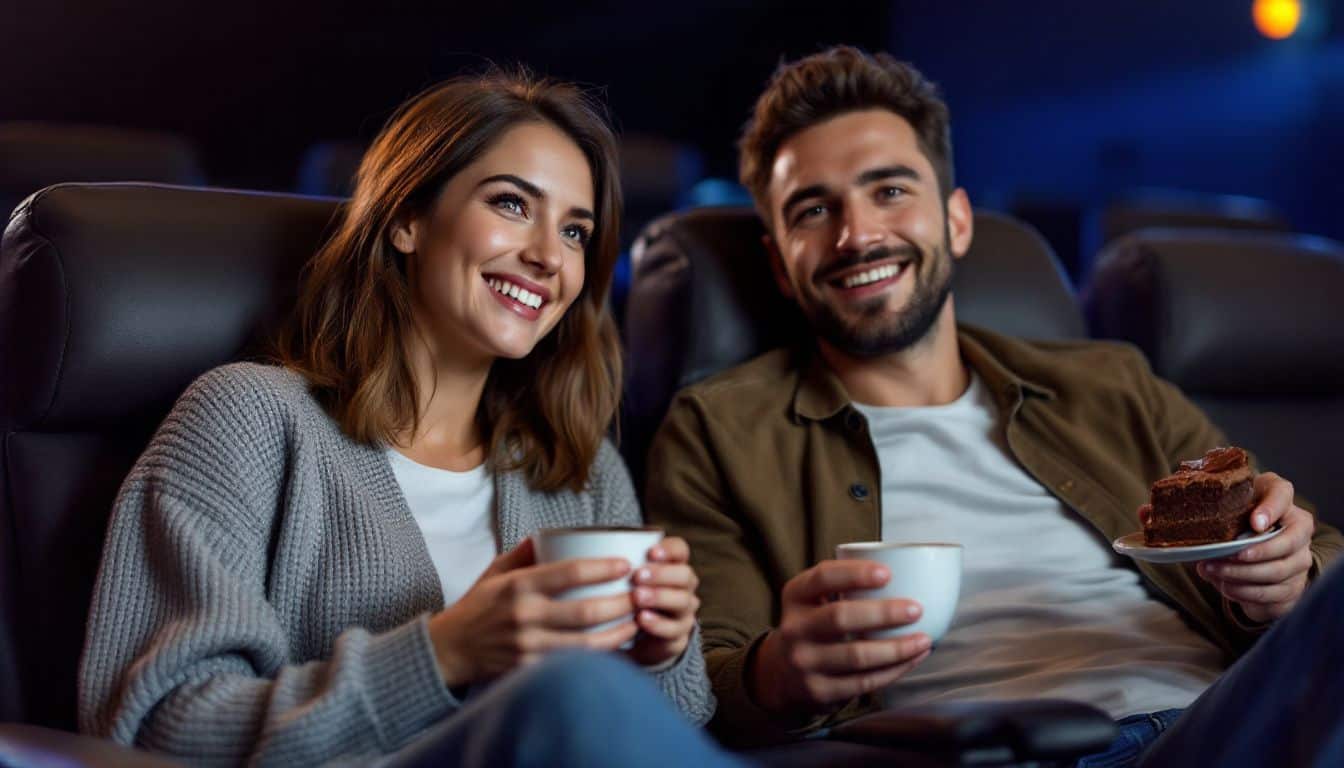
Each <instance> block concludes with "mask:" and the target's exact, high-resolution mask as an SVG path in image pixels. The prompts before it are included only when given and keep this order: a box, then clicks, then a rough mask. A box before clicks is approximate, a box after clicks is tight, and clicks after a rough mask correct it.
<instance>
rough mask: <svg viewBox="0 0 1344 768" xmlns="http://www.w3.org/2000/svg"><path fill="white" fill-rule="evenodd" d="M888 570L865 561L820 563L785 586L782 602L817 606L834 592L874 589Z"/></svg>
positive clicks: (883, 578) (889, 572)
mask: <svg viewBox="0 0 1344 768" xmlns="http://www.w3.org/2000/svg"><path fill="white" fill-rule="evenodd" d="M890 578H891V571H889V570H887V569H886V568H885V567H883V566H881V565H878V564H876V563H872V562H869V561H867V560H823V561H822V562H820V563H818V564H816V565H814V566H812V567H811V568H808V569H807V570H806V571H803V572H802V573H800V574H798V575H797V576H794V577H793V578H792V579H789V581H788V582H787V583H786V584H785V585H784V593H783V597H784V602H786V603H818V602H821V601H823V600H825V599H826V598H828V597H830V596H831V595H833V594H835V593H837V592H849V591H852V590H856V589H876V588H877V587H880V586H882V585H883V584H886V583H887V580H888V579H890Z"/></svg>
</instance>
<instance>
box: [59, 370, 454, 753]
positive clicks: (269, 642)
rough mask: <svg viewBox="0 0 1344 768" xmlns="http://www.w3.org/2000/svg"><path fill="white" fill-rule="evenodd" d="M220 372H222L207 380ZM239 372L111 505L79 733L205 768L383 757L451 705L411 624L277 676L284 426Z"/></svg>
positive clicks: (203, 399)
mask: <svg viewBox="0 0 1344 768" xmlns="http://www.w3.org/2000/svg"><path fill="white" fill-rule="evenodd" d="M220 370H224V369H220ZM255 384H256V382H255V381H249V377H248V376H246V375H239V374H238V373H237V372H236V371H235V372H233V373H232V374H230V373H227V372H226V373H217V372H212V373H210V374H206V376H204V377H202V379H200V380H198V381H197V382H196V383H195V384H194V385H193V386H192V387H191V389H189V390H188V392H187V393H186V394H185V395H183V397H182V399H181V400H180V401H179V402H178V404H177V405H176V406H175V407H174V409H173V412H172V413H171V414H170V415H169V416H168V418H167V419H166V420H165V422H164V423H163V425H162V426H161V427H160V429H159V431H158V433H157V434H156V435H155V437H154V439H153V440H152V441H151V443H150V446H149V448H148V449H147V450H146V452H145V453H144V455H142V456H141V458H140V459H139V461H138V462H137V464H136V466H135V468H134V469H133V470H132V472H131V474H130V475H129V476H128V477H127V480H126V482H125V484H124V485H123V486H122V489H121V492H120V493H119V494H118V497H117V500H116V502H115V505H114V507H113V511H112V515H111V519H110V521H109V525H108V532H107V537H106V540H105V544H104V551H103V560H102V565H101V567H100V568H99V573H98V578H97V582H96V584H95V587H94V595H93V601H92V605H91V608H90V615H89V623H88V630H87V636H86V641H85V649H84V656H83V659H82V660H81V665H80V674H79V720H80V728H81V730H83V731H85V732H87V733H91V734H95V735H99V736H105V737H111V738H113V739H115V740H116V741H119V742H122V743H125V744H138V745H140V746H143V747H147V748H150V749H155V750H160V751H164V752H169V753H173V754H177V755H182V756H189V757H190V758H191V759H192V760H193V762H202V763H206V764H231V765H233V764H238V763H242V762H249V763H253V762H254V763H261V764H270V763H283V764H316V763H320V762H324V761H327V760H330V759H332V758H334V757H355V756H361V755H375V754H379V753H384V752H389V751H392V750H395V749H397V748H398V747H400V746H402V745H404V744H405V743H407V742H408V741H410V739H411V738H412V737H413V736H414V735H415V734H416V733H418V732H419V731H420V730H422V729H423V728H424V727H426V726H427V725H429V724H431V723H433V722H435V721H437V720H439V719H441V718H442V717H444V716H446V715H447V714H449V713H450V712H452V711H453V710H454V709H455V708H456V706H457V701H456V700H455V699H454V698H453V697H452V695H451V694H450V693H449V692H448V689H447V687H446V686H444V685H443V683H442V680H441V678H440V676H439V673H438V669H437V667H436V666H435V663H434V656H433V650H432V646H431V644H430V639H429V632H428V625H427V616H425V615H420V616H418V617H416V618H414V619H412V620H410V621H408V622H406V623H404V624H402V625H400V626H395V627H393V628H391V629H389V630H387V631H384V632H380V633H371V632H368V631H366V630H363V629H359V628H351V629H348V630H346V631H344V632H343V633H341V634H340V635H339V637H337V639H336V640H335V643H334V646H333V650H332V653H331V655H330V657H329V658H327V659H324V660H318V661H312V662H308V663H302V664H295V663H291V656H290V647H291V645H290V641H289V638H288V637H287V636H286V632H285V630H284V628H283V624H282V622H281V621H280V619H279V617H278V616H277V614H276V610H275V608H274V606H272V605H271V603H269V602H268V600H267V577H268V576H267V575H268V573H270V572H272V568H271V567H270V566H271V564H270V562H269V557H270V556H271V555H270V552H271V551H272V549H273V547H272V542H271V536H272V531H273V528H274V526H275V524H276V519H275V518H276V517H277V515H278V510H280V509H282V508H283V503H282V499H281V495H282V493H283V492H284V488H285V485H284V480H283V478H284V474H285V456H284V454H285V450H284V444H285V441H286V439H287V438H286V429H287V427H286V426H285V423H284V420H283V419H281V418H279V412H278V407H277V405H276V403H275V401H274V399H268V398H267V397H265V393H264V392H261V391H259V390H258V389H257V387H256V386H255Z"/></svg>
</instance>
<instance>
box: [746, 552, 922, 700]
mask: <svg viewBox="0 0 1344 768" xmlns="http://www.w3.org/2000/svg"><path fill="white" fill-rule="evenodd" d="M890 578H891V573H890V572H889V571H888V570H887V569H886V568H884V567H882V566H880V565H877V564H875V563H871V562H865V561H861V560H827V561H824V562H822V563H820V564H818V565H816V566H814V567H812V568H809V569H807V570H806V571H803V572H802V573H800V574H798V575H797V576H795V577H793V578H792V579H790V580H789V582H788V583H787V584H785V585H784V593H783V608H782V617H781V620H780V624H779V628H778V629H775V630H774V631H772V632H770V634H768V635H766V637H765V639H764V640H762V641H761V645H760V647H759V648H757V649H756V656H755V658H754V660H753V663H752V668H751V670H750V672H749V675H748V678H749V679H748V690H749V691H750V693H751V696H752V698H753V699H754V700H755V701H756V703H757V704H758V705H759V706H761V707H762V708H764V709H765V710H767V711H769V712H772V713H775V714H777V715H780V716H783V717H788V718H794V719H804V718H806V717H807V716H809V715H812V714H815V713H818V712H824V711H826V710H828V709H831V708H833V707H834V706H835V705H837V704H842V703H843V702H845V701H848V700H849V699H851V698H853V697H855V696H858V695H861V694H865V693H870V692H872V691H876V690H878V689H881V688H885V687H886V686H888V685H891V684H892V683H894V682H896V680H898V679H899V678H900V677H901V676H902V675H904V674H905V673H906V672H909V671H910V670H911V669H912V668H913V667H914V666H915V665H916V664H918V663H919V662H920V661H923V660H924V657H926V656H928V655H929V648H930V647H931V646H932V643H931V641H930V639H929V636H928V635H926V634H923V633H917V634H913V635H906V636H904V637H893V638H889V639H884V640H863V639H847V636H848V635H850V634H851V633H856V634H857V633H863V632H872V631H876V630H881V629H890V628H893V627H900V626H904V625H906V624H910V623H911V622H914V621H915V620H917V619H918V618H919V615H920V613H921V612H922V608H921V607H920V605H919V603H916V602H915V601H913V600H902V599H891V600H839V601H831V596H832V595H835V594H836V593H844V592H849V591H851V590H858V589H875V588H877V587H880V586H882V585H884V584H886V583H887V580H888V579H890Z"/></svg>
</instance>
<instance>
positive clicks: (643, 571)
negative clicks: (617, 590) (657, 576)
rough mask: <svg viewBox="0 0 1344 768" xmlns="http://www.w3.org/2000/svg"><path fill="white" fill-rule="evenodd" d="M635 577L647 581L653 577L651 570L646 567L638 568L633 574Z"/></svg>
mask: <svg viewBox="0 0 1344 768" xmlns="http://www.w3.org/2000/svg"><path fill="white" fill-rule="evenodd" d="M635 578H636V579H639V580H640V581H648V580H650V579H652V578H653V571H651V570H649V569H648V568H640V569H639V573H638V574H636V575H635Z"/></svg>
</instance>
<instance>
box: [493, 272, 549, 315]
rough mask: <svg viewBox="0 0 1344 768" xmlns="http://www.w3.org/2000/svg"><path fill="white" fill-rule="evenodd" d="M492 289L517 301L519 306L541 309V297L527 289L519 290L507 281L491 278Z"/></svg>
mask: <svg viewBox="0 0 1344 768" xmlns="http://www.w3.org/2000/svg"><path fill="white" fill-rule="evenodd" d="M490 287H491V288H494V289H495V290H496V291H499V292H500V293H502V294H504V295H505V296H508V297H509V298H511V299H516V300H517V301H518V303H519V304H526V305H527V306H529V307H531V308H533V309H538V308H540V307H541V297H540V296H538V295H537V294H535V293H533V292H531V291H529V290H527V289H525V288H519V287H518V286H516V285H514V284H513V283H510V282H508V281H507V280H500V279H499V278H497V277H492V278H490Z"/></svg>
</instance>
